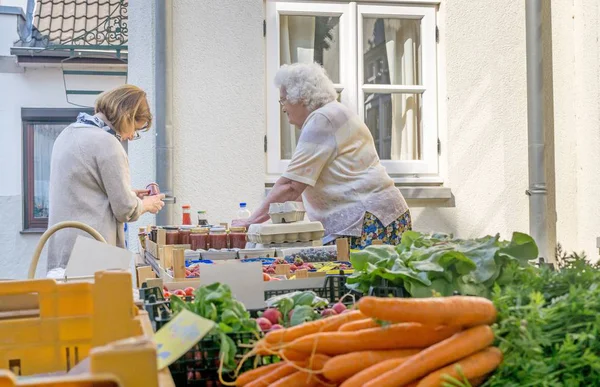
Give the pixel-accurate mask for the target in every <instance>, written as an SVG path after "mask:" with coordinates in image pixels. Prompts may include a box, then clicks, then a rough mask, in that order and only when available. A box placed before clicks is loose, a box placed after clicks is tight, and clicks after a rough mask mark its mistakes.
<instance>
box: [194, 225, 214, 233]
mask: <svg viewBox="0 0 600 387" xmlns="http://www.w3.org/2000/svg"><path fill="white" fill-rule="evenodd" d="M209 230H210V229H208V228H206V227H194V228H193V229H192V234H208V231H209Z"/></svg>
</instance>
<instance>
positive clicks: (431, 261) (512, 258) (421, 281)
mask: <svg viewBox="0 0 600 387" xmlns="http://www.w3.org/2000/svg"><path fill="white" fill-rule="evenodd" d="M537 254H538V250H537V246H536V244H535V242H534V241H533V239H532V238H531V237H530V236H528V235H526V234H522V233H514V234H513V237H512V240H511V241H510V242H509V241H501V240H500V237H499V235H496V236H493V237H492V236H487V237H484V238H478V239H454V238H452V237H451V236H450V235H446V234H433V235H429V234H422V233H418V232H415V231H407V232H405V233H404V234H403V235H402V241H401V243H400V245H398V246H386V245H383V246H369V247H367V248H366V249H364V250H362V251H359V252H355V253H352V254H351V256H350V261H351V262H352V265H353V267H354V269H355V271H354V274H353V275H351V276H350V277H349V278H348V281H347V286H348V287H349V288H350V289H353V290H358V291H360V292H363V293H368V292H369V290H370V289H372V288H373V287H377V286H381V285H382V284H384V283H386V284H387V285H388V286H397V287H404V288H405V289H406V290H407V291H408V293H410V295H412V296H413V297H431V295H432V294H433V293H439V294H440V295H443V296H449V295H452V294H453V293H454V292H460V293H461V294H468V295H477V296H484V297H490V295H491V289H492V287H493V285H494V283H495V282H496V280H498V279H499V278H501V276H502V274H503V270H504V268H505V267H506V265H508V264H509V263H511V262H516V263H518V264H519V265H522V266H524V265H528V261H530V260H532V259H535V258H536V257H537ZM502 278H503V279H504V280H506V279H507V277H502Z"/></svg>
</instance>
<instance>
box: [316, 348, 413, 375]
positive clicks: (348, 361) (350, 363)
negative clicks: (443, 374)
mask: <svg viewBox="0 0 600 387" xmlns="http://www.w3.org/2000/svg"><path fill="white" fill-rule="evenodd" d="M418 352H419V350H418V349H396V350H388V351H361V352H352V353H347V354H345V355H339V356H336V357H332V358H331V359H330V360H329V361H328V362H327V363H325V367H323V376H325V377H326V378H327V379H328V380H331V381H332V382H338V381H342V380H346V379H348V378H349V377H351V376H352V375H354V374H356V373H358V372H360V371H362V370H364V369H366V368H369V367H371V366H372V365H375V364H377V363H380V362H382V361H384V360H388V359H395V358H401V357H408V356H412V355H414V354H416V353H418Z"/></svg>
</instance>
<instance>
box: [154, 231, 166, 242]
mask: <svg viewBox="0 0 600 387" xmlns="http://www.w3.org/2000/svg"><path fill="white" fill-rule="evenodd" d="M156 244H158V245H166V244H167V230H165V229H164V228H159V229H158V230H157V231H156Z"/></svg>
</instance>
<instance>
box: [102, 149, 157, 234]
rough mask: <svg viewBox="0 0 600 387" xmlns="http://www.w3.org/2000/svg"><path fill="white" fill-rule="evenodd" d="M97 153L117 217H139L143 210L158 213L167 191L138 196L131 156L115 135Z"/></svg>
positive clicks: (113, 210) (134, 219) (123, 218)
mask: <svg viewBox="0 0 600 387" xmlns="http://www.w3.org/2000/svg"><path fill="white" fill-rule="evenodd" d="M102 145H104V146H103V148H102V151H101V153H100V154H99V155H98V156H97V158H96V161H97V167H98V172H99V174H100V179H101V181H102V185H103V186H104V190H105V191H106V196H107V197H108V201H109V202H110V207H111V209H112V212H113V215H114V217H115V218H116V219H117V221H119V222H121V223H127V222H133V221H136V220H137V219H138V218H139V217H140V216H141V215H142V214H143V213H145V212H152V213H154V214H155V213H157V212H158V211H160V209H161V208H162V207H163V205H164V203H163V202H162V200H161V199H162V198H164V195H156V196H146V197H144V198H143V199H141V198H139V197H138V195H137V194H136V192H135V191H134V190H132V189H131V183H130V181H131V177H130V174H129V160H128V159H127V155H126V154H125V151H124V150H123V148H122V147H121V144H119V143H118V142H117V141H116V139H115V140H113V139H112V138H111V139H110V141H109V142H108V143H107V144H102Z"/></svg>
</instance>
